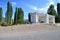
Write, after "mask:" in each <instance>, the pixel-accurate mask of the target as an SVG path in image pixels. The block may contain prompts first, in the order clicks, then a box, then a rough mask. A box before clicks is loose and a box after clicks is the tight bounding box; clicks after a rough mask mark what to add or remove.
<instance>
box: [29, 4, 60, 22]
mask: <svg viewBox="0 0 60 40" xmlns="http://www.w3.org/2000/svg"><path fill="white" fill-rule="evenodd" d="M47 14H49V15H53V16H55V22H56V23H60V3H57V12H56V10H55V8H54V5H52V4H51V5H50V6H49V8H48V10H47ZM28 18H29V19H28V20H29V22H30V23H31V18H30V13H29V14H28Z"/></svg>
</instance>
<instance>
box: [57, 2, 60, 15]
mask: <svg viewBox="0 0 60 40" xmlns="http://www.w3.org/2000/svg"><path fill="white" fill-rule="evenodd" d="M57 13H58V15H60V3H57Z"/></svg>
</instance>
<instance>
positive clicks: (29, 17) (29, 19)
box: [28, 13, 31, 23]
mask: <svg viewBox="0 0 60 40" xmlns="http://www.w3.org/2000/svg"><path fill="white" fill-rule="evenodd" d="M28 21H29V22H30V23H31V16H30V13H29V14H28Z"/></svg>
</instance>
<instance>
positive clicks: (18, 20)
mask: <svg viewBox="0 0 60 40" xmlns="http://www.w3.org/2000/svg"><path fill="white" fill-rule="evenodd" d="M2 14H3V10H2V8H1V7H0V25H1V24H2V25H4V24H5V25H12V24H14V25H15V24H23V23H24V12H23V10H22V8H18V7H16V9H15V14H14V22H13V23H12V15H13V8H12V4H11V3H10V2H9V1H8V2H7V11H6V13H5V21H6V22H5V23H2V18H3V17H2Z"/></svg>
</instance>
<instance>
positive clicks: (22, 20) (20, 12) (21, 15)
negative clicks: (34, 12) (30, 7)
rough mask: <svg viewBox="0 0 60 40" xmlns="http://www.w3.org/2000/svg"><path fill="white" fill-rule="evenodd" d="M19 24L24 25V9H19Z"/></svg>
mask: <svg viewBox="0 0 60 40" xmlns="http://www.w3.org/2000/svg"><path fill="white" fill-rule="evenodd" d="M17 15H18V16H17V20H18V21H17V23H18V24H23V23H24V12H23V10H22V8H18V14H17Z"/></svg>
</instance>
